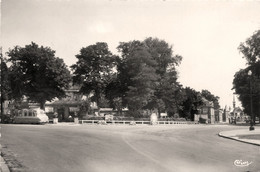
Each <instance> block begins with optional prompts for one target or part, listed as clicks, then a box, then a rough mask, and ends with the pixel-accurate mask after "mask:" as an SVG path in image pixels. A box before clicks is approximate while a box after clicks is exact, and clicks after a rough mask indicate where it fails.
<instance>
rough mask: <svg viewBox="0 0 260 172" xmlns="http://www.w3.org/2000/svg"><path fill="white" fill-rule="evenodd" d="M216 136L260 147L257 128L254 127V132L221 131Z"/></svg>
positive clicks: (243, 130) (246, 130)
mask: <svg viewBox="0 0 260 172" xmlns="http://www.w3.org/2000/svg"><path fill="white" fill-rule="evenodd" d="M218 135H219V136H220V137H224V138H228V139H232V140H236V141H240V142H244V143H248V144H253V145H257V146H260V128H259V127H255V130H253V131H249V129H240V130H231V131H222V132H220V133H219V134H218Z"/></svg>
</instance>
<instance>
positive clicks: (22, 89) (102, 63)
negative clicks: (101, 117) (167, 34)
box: [1, 37, 219, 119]
mask: <svg viewBox="0 0 260 172" xmlns="http://www.w3.org/2000/svg"><path fill="white" fill-rule="evenodd" d="M117 50H118V52H119V55H115V54H113V53H112V52H111V51H110V50H109V48H108V45H107V43H105V42H97V43H96V44H93V45H88V46H86V47H83V48H81V49H80V51H79V53H78V54H77V55H76V58H77V62H76V63H75V64H73V65H72V66H70V68H71V72H70V70H69V69H68V67H67V66H66V65H65V64H64V62H63V60H62V59H61V58H59V57H56V56H55V51H54V50H52V49H51V48H50V47H43V46H39V45H37V44H36V43H34V42H32V43H31V44H29V45H26V46H25V47H20V46H16V47H14V48H13V49H10V50H9V51H8V52H7V53H6V55H7V56H8V58H7V60H6V63H8V64H9V67H7V66H4V63H3V64H2V65H3V66H2V67H3V70H5V71H6V72H5V75H4V74H3V72H2V73H1V78H5V79H4V80H5V81H6V82H5V83H6V84H5V85H7V87H6V89H5V90H6V91H4V92H5V94H3V95H8V99H12V100H15V101H16V102H19V101H20V100H21V99H22V98H23V96H26V97H27V98H28V99H29V100H30V101H33V102H37V103H40V104H41V108H43V109H44V105H45V102H46V101H52V100H53V99H54V98H56V97H57V98H61V97H64V96H65V92H64V89H66V88H68V86H69V83H70V82H72V81H73V83H74V84H77V85H80V86H81V87H80V92H81V93H83V94H85V95H87V96H89V95H91V97H90V98H91V101H95V102H96V103H97V106H98V109H99V108H100V107H113V108H115V109H117V110H118V112H119V113H120V112H122V109H123V108H125V107H127V108H128V109H129V115H131V116H135V117H141V116H142V115H143V111H145V110H149V111H152V110H156V111H158V112H159V113H161V112H167V113H168V115H170V116H173V115H174V114H176V113H178V114H180V116H181V117H185V118H189V119H193V116H194V114H195V113H197V109H198V108H199V107H200V106H201V105H202V103H203V102H202V99H201V98H202V97H205V98H206V99H208V100H209V101H213V102H214V104H215V107H216V108H218V107H219V104H218V99H219V98H218V97H217V96H214V95H213V94H211V93H210V92H209V91H207V90H202V92H198V91H196V90H194V89H192V88H189V87H187V88H183V86H182V85H181V84H180V83H179V82H178V72H177V70H176V67H177V66H178V65H180V63H181V60H182V57H181V56H180V55H178V54H175V53H174V51H173V47H172V46H171V45H169V44H168V43H167V42H166V41H164V40H160V39H158V38H151V37H149V38H146V39H144V40H142V41H140V40H133V41H129V42H120V43H119V45H118V47H117Z"/></svg>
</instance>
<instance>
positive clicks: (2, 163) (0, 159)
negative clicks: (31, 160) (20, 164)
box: [0, 156, 10, 172]
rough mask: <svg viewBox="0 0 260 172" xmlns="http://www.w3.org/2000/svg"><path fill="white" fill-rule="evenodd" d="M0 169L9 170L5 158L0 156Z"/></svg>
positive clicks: (3, 171)
mask: <svg viewBox="0 0 260 172" xmlns="http://www.w3.org/2000/svg"><path fill="white" fill-rule="evenodd" d="M0 171H1V172H10V170H9V168H8V166H7V165H6V163H5V160H4V159H3V157H2V156H0Z"/></svg>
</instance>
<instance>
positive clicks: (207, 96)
mask: <svg viewBox="0 0 260 172" xmlns="http://www.w3.org/2000/svg"><path fill="white" fill-rule="evenodd" d="M201 95H202V96H203V97H204V98H205V99H207V100H208V101H211V102H213V104H214V108H215V109H219V108H220V105H219V101H218V100H219V97H218V96H215V95H214V94H212V93H211V92H210V91H208V90H202V91H201Z"/></svg>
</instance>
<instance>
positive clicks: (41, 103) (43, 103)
mask: <svg viewBox="0 0 260 172" xmlns="http://www.w3.org/2000/svg"><path fill="white" fill-rule="evenodd" d="M40 108H41V109H42V110H44V111H45V101H41V102H40Z"/></svg>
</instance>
